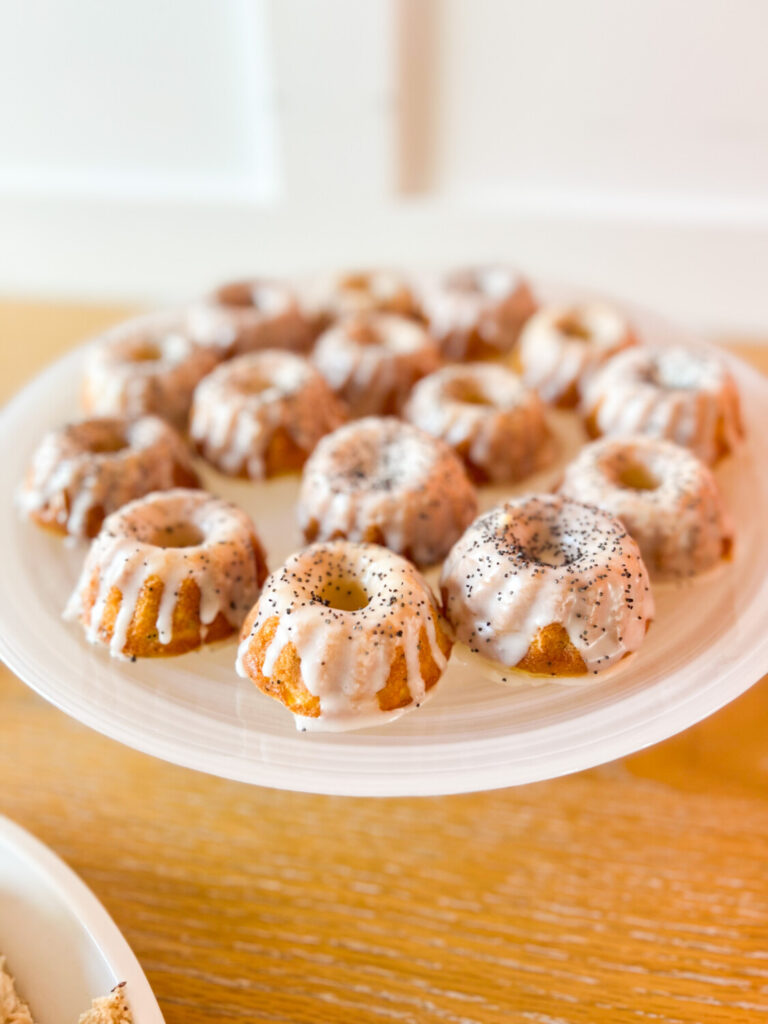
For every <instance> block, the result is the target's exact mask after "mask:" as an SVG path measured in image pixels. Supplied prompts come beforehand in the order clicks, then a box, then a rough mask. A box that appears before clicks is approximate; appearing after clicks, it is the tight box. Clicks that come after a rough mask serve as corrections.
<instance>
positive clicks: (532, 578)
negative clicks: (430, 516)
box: [441, 495, 654, 673]
mask: <svg viewBox="0 0 768 1024" xmlns="http://www.w3.org/2000/svg"><path fill="white" fill-rule="evenodd" d="M441 587H442V590H443V595H444V599H445V603H446V613H447V615H448V618H449V620H450V622H451V623H452V625H453V626H454V628H455V629H456V636H457V639H458V640H459V641H461V642H463V643H465V644H467V646H468V647H470V649H471V650H473V651H474V652H476V653H478V654H481V655H483V656H484V657H486V658H490V659H492V660H495V661H498V662H500V663H501V664H502V665H506V666H509V667H514V666H515V665H517V664H518V663H519V662H520V661H521V660H522V659H523V658H524V657H525V655H526V652H527V651H528V648H529V647H530V645H531V642H532V641H533V639H534V637H535V636H536V635H537V634H538V632H539V631H540V630H542V629H543V628H545V627H546V626H548V625H550V624H552V623H560V624H561V625H562V626H563V627H564V628H565V630H566V632H567V633H568V636H569V638H570V641H571V643H572V644H573V645H574V647H576V649H577V650H578V652H579V654H580V655H581V657H582V659H583V661H584V664H585V665H586V667H587V670H588V671H589V672H592V673H596V672H600V671H602V670H603V669H606V668H608V667H609V666H610V665H612V664H614V663H615V662H617V661H618V660H619V659H620V658H622V657H623V656H624V655H625V654H627V653H629V652H631V651H635V650H637V648H638V647H639V646H640V644H641V643H642V641H643V638H644V636H645V632H646V625H647V622H648V621H649V620H650V619H651V618H652V616H653V612H654V604H653V598H652V596H651V591H650V584H649V582H648V575H647V572H646V569H645V566H644V564H643V561H642V558H641V556H640V552H639V550H638V547H637V544H636V543H635V542H634V540H632V538H631V537H630V536H629V535H628V534H627V533H626V531H625V530H624V527H623V526H622V525H621V523H619V522H618V521H617V520H615V519H612V518H611V517H610V516H609V515H607V514H606V513H604V512H601V511H600V510H598V509H595V508H591V507H589V506H585V505H579V504H577V503H575V502H571V501H568V500H566V499H564V498H561V497H557V496H552V495H542V496H537V497H532V498H520V499H517V500H513V501H509V502H507V503H505V504H504V505H500V506H498V507H497V508H495V509H492V510H491V511H490V512H488V513H486V514H485V515H483V516H481V517H480V518H479V519H477V520H476V521H475V522H474V523H473V524H472V526H471V527H470V528H469V530H467V532H466V533H465V534H464V536H463V537H462V538H461V540H459V542H458V543H457V544H456V545H455V546H454V548H453V550H452V551H451V553H450V554H449V556H448V558H447V559H446V561H445V564H444V566H443V573H442V577H441Z"/></svg>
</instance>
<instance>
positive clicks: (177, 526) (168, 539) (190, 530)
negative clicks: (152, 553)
mask: <svg viewBox="0 0 768 1024" xmlns="http://www.w3.org/2000/svg"><path fill="white" fill-rule="evenodd" d="M204 540H205V535H204V534H203V531H202V530H201V529H199V527H197V526H195V524H194V523H173V524H170V525H168V526H165V527H163V528H162V529H160V530H158V533H157V536H156V537H155V544H156V546H157V547H159V548H196V547H197V546H198V544H202V543H203V541H204Z"/></svg>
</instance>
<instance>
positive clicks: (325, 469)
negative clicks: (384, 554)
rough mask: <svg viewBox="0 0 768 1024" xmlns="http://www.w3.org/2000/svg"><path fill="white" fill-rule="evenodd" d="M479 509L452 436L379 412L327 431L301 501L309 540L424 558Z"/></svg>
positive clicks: (430, 560) (441, 549) (435, 553)
mask: <svg viewBox="0 0 768 1024" xmlns="http://www.w3.org/2000/svg"><path fill="white" fill-rule="evenodd" d="M476 512H477V499H476V496H475V491H474V488H473V487H472V484H471V483H470V481H469V479H468V478H467V475H466V473H465V472H464V467H463V466H462V464H461V461H460V459H459V458H458V457H457V456H456V454H455V453H454V452H453V451H452V450H451V448H450V447H449V446H448V445H447V444H445V442H443V441H440V440H438V439H437V438H435V437H431V436H430V435H429V434H426V433H425V432H424V431H422V430H419V429H418V427H414V426H411V424H409V423H403V422H402V421H401V420H397V419H394V418H387V417H384V418H382V417H376V416H370V417H367V418H366V419H362V420H356V421H354V422H352V423H349V424H347V425H346V426H344V427H341V428H340V429H339V430H336V431H334V432H333V433H332V434H329V435H328V436H327V437H325V438H323V440H322V441H321V442H320V443H319V444H318V446H317V448H316V449H315V451H314V453H313V455H312V456H311V457H310V459H309V461H308V462H307V464H306V466H305V467H304V474H303V476H302V482H301V491H300V494H299V503H298V516H299V525H300V526H301V528H302V530H303V532H304V536H305V538H306V539H307V540H308V541H310V542H311V541H314V540H334V539H337V538H346V539H347V540H354V541H366V542H368V543H375V544H383V545H385V546H386V547H388V548H391V549H392V550H393V551H396V552H398V553H399V554H402V555H405V557H406V558H409V559H411V560H412V561H414V562H416V563H417V564H418V565H432V564H434V563H435V562H437V561H439V560H440V559H441V558H443V557H444V555H445V554H446V552H447V551H448V550H449V548H450V547H451V545H452V544H453V542H454V541H455V540H456V539H457V538H458V537H459V536H460V535H461V533H462V532H463V530H464V529H465V527H466V526H467V524H468V523H470V522H471V521H472V519H473V517H474V516H475V514H476Z"/></svg>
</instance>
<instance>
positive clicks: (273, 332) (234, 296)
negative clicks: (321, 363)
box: [186, 278, 312, 357]
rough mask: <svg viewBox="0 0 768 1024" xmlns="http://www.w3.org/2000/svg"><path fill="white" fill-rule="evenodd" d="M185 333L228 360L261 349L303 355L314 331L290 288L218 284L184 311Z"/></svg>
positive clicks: (254, 282) (259, 283)
mask: <svg viewBox="0 0 768 1024" xmlns="http://www.w3.org/2000/svg"><path fill="white" fill-rule="evenodd" d="M186 322H187V327H188V330H189V333H190V335H191V337H193V338H194V339H195V340H196V341H199V342H200V343H201V344H204V345H210V346H212V347H213V348H215V349H218V350H219V351H220V352H221V354H222V355H224V356H226V357H230V356H233V355H239V354H242V353H245V352H256V351H260V350H262V349H268V348H278V349H290V350H294V351H298V352H303V351H306V349H308V348H309V346H310V344H311V342H312V329H311V326H310V322H309V320H308V318H307V317H305V316H304V314H303V313H302V311H301V308H300V307H299V303H298V299H297V297H296V295H295V293H294V291H293V289H292V288H290V287H289V286H288V285H286V284H283V283H282V282H280V281H270V280H264V279H258V278H256V279H253V280H249V281H236V282H232V283H231V284H226V285H222V287H221V288H219V289H217V290H216V291H215V292H214V293H213V294H212V295H210V296H208V298H207V299H204V300H202V301H200V302H197V303H194V304H193V305H191V306H190V307H189V308H188V310H187V311H186Z"/></svg>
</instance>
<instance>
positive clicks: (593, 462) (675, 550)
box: [560, 437, 732, 576]
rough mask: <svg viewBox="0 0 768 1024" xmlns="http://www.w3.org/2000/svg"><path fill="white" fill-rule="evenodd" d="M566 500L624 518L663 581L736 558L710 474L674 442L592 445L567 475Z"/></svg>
mask: <svg viewBox="0 0 768 1024" xmlns="http://www.w3.org/2000/svg"><path fill="white" fill-rule="evenodd" d="M560 493H561V494H562V495H563V496H564V497H566V498H571V499H572V500H574V501H580V502H583V503H584V504H586V505H596V506H597V507H598V508H602V509H604V510H605V511H606V512H609V513H610V514H611V515H612V516H615V517H616V519H620V520H621V521H622V523H623V524H624V525H625V526H626V528H627V530H628V531H629V533H630V534H631V535H632V536H633V537H634V539H635V540H636V541H637V543H638V546H639V548H640V552H641V554H642V556H643V560H644V561H645V564H646V565H647V566H648V568H649V569H650V571H651V573H655V574H657V575H659V576H691V575H693V574H694V573H697V572H702V571H703V570H704V569H709V568H710V567H711V566H713V565H715V564H716V563H717V562H719V561H720V560H721V559H722V558H723V557H724V556H726V555H728V554H729V552H730V549H731V541H732V531H731V525H730V522H729V519H728V516H727V515H726V513H725V510H724V508H723V503H722V499H721V498H720V492H719V491H718V489H717V484H716V483H715V478H714V476H713V475H712V472H711V470H710V469H708V467H707V466H706V465H705V464H704V463H703V462H702V461H701V460H700V459H697V458H696V456H695V455H693V454H692V453H691V452H689V451H688V450H687V449H685V448H681V447H680V446H679V445H676V444H672V442H670V441H660V440H658V439H656V438H652V437H634V438H604V439H603V440H601V441H594V442H593V443H592V444H588V445H587V446H586V447H585V448H583V449H582V450H581V452H580V453H579V454H578V456H577V457H576V459H575V460H574V461H573V462H572V463H571V464H570V465H569V466H568V467H567V468H566V471H565V477H564V479H563V483H562V485H561V487H560Z"/></svg>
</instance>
